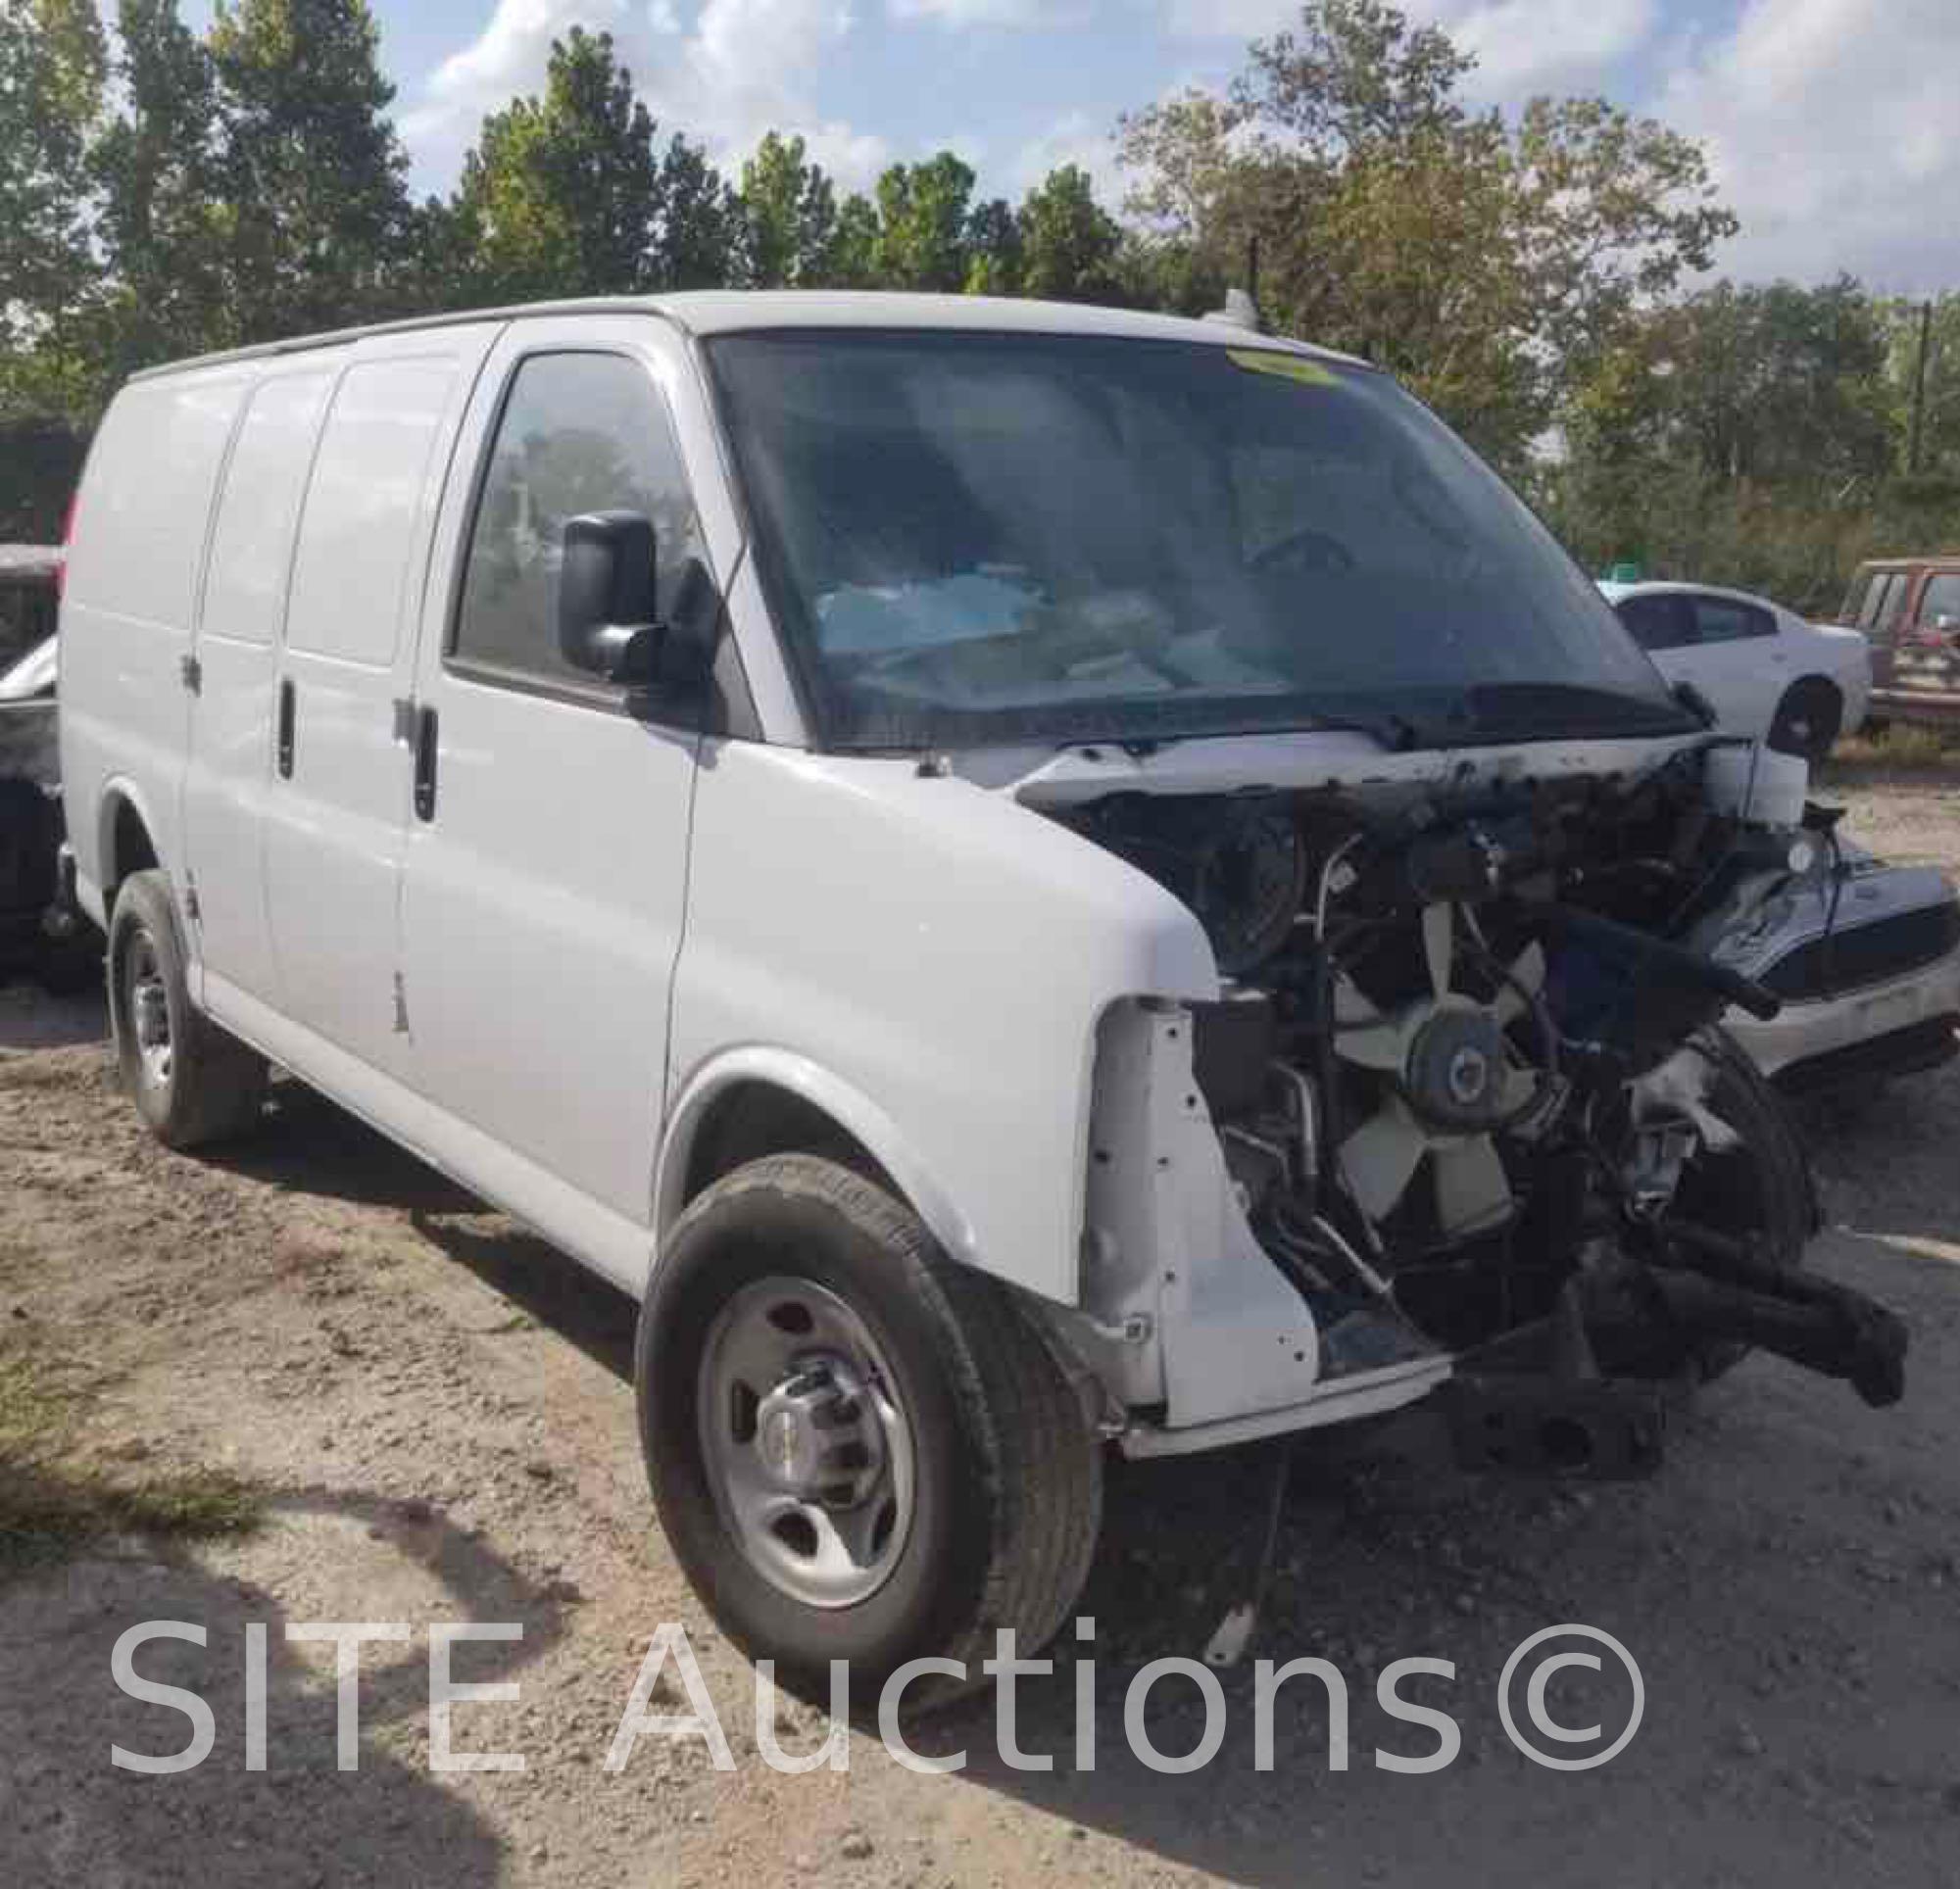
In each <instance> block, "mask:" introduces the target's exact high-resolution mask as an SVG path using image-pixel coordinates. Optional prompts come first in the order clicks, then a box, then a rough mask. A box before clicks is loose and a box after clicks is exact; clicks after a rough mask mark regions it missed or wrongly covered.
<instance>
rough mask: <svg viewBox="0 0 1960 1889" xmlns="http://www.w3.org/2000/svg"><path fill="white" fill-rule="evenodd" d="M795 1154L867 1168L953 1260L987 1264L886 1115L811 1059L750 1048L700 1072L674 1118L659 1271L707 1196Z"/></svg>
mask: <svg viewBox="0 0 1960 1889" xmlns="http://www.w3.org/2000/svg"><path fill="white" fill-rule="evenodd" d="M791 1153H813V1154H824V1155H828V1156H830V1157H831V1158H833V1159H836V1160H839V1161H841V1162H842V1163H843V1164H845V1165H846V1166H852V1167H857V1168H858V1169H859V1170H860V1171H861V1172H864V1173H866V1174H868V1175H869V1176H870V1177H871V1178H873V1179H875V1180H877V1181H878V1182H879V1183H880V1185H881V1186H884V1187H888V1188H889V1189H890V1190H891V1191H892V1192H893V1193H895V1194H897V1195H898V1196H899V1197H900V1198H901V1199H903V1200H904V1201H905V1202H906V1203H907V1205H908V1206H909V1207H910V1208H911V1209H912V1211H913V1212H914V1213H916V1214H917V1215H918V1217H919V1218H920V1220H922V1221H923V1222H924V1223H925V1226H926V1228H927V1230H928V1231H929V1232H930V1233H931V1235H932V1236H933V1237H934V1239H936V1240H937V1241H938V1242H939V1244H940V1247H941V1248H942V1250H944V1251H945V1252H946V1253H947V1254H948V1256H949V1257H951V1258H953V1259H956V1260H959V1261H961V1262H962V1263H964V1264H966V1265H971V1266H980V1264H981V1260H980V1254H979V1250H978V1244H977V1241H976V1240H975V1237H974V1233H973V1227H972V1223H971V1221H969V1220H968V1218H967V1217H966V1215H965V1214H963V1213H961V1212H960V1211H959V1209H958V1207H957V1206H956V1203H955V1202H954V1201H953V1199H952V1198H951V1197H950V1196H949V1195H948V1194H947V1192H946V1190H945V1189H944V1188H943V1187H941V1186H940V1185H939V1183H938V1182H937V1181H936V1180H935V1179H934V1177H933V1176H932V1174H931V1172H930V1171H929V1170H928V1169H927V1168H926V1166H925V1164H924V1163H923V1162H922V1161H921V1160H920V1159H919V1158H918V1157H917V1156H916V1154H915V1153H913V1151H912V1150H911V1148H910V1147H909V1146H908V1144H907V1140H906V1138H905V1136H904V1135H903V1134H902V1133H901V1132H900V1130H899V1128H898V1125H897V1124H896V1123H895V1122H894V1121H893V1120H892V1119H891V1117H890V1116H888V1115H887V1114H886V1113H885V1112H884V1110H882V1109H881V1108H879V1107H878V1105H877V1104H876V1103H875V1102H873V1101H871V1100H870V1098H869V1097H868V1096H866V1095H864V1094H863V1093H862V1092H861V1091H859V1090H858V1089H856V1088H855V1087H854V1086H853V1085H852V1084H850V1083H848V1082H847V1081H845V1080H844V1079H843V1078H842V1077H839V1076H837V1075H836V1074H835V1073H834V1072H832V1071H830V1070H827V1069H825V1068H823V1067H822V1066H821V1065H820V1064H818V1063H815V1062H812V1061H811V1060H810V1059H809V1057H807V1056H802V1055H798V1054H797V1053H796V1052H794V1051H792V1050H787V1049H780V1048H773V1047H768V1046H764V1045H749V1046H746V1047H743V1048H739V1049H731V1050H728V1051H725V1052H724V1053H723V1054H721V1055H719V1056H717V1057H715V1058H714V1059H713V1060H712V1061H711V1062H710V1063H708V1064H706V1065H705V1066H704V1067H703V1068H701V1069H699V1070H697V1071H696V1072H695V1073H694V1074H693V1075H692V1076H691V1077H690V1078H689V1080H688V1082H687V1085H686V1087H685V1088H684V1089H683V1090H681V1093H680V1096H679V1099H678V1100H677V1101H676V1102H675V1103H674V1106H673V1108H672V1110H671V1111H670V1112H669V1114H668V1117H667V1123H666V1129H665V1132H664V1134H663V1136H662V1142H661V1153H660V1159H659V1162H658V1165H657V1168H656V1173H655V1178H654V1232H655V1261H654V1263H655V1267H656V1269H658V1267H659V1264H660V1258H659V1255H660V1249H661V1247H662V1245H663V1244H664V1243H665V1240H666V1236H667V1234H668V1232H669V1231H670V1230H671V1228H672V1226H673V1224H674V1222H675V1221H676V1220H678V1219H679V1218H680V1216H681V1214H682V1212H683V1211H684V1210H685V1209H686V1207H687V1205H688V1203H689V1202H690V1201H691V1200H693V1199H694V1198H695V1196H696V1195H697V1194H699V1193H701V1192H702V1191H703V1190H704V1189H705V1188H707V1187H711V1186H712V1185H713V1183H714V1182H715V1181H717V1180H719V1179H720V1177H721V1176H722V1175H724V1174H727V1173H730V1172H732V1171H733V1170H734V1169H735V1168H737V1167H740V1166H743V1165H745V1164H746V1163H748V1162H750V1161H756V1160H760V1159H761V1158H762V1157H763V1156H764V1155H768V1154H791ZM982 1270H985V1268H984V1267H983V1268H982Z"/></svg>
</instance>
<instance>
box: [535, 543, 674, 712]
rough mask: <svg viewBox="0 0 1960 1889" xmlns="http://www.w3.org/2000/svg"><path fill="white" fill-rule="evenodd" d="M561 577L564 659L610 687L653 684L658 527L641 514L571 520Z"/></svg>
mask: <svg viewBox="0 0 1960 1889" xmlns="http://www.w3.org/2000/svg"><path fill="white" fill-rule="evenodd" d="M561 545H562V548H563V552H564V557H563V559H562V561H561V563H560V566H559V574H558V647H559V654H561V655H563V656H564V659H565V660H566V661H567V662H568V663H570V664H571V665H572V667H573V668H575V669H586V670H589V671H590V672H591V673H592V674H594V675H600V676H604V677H605V678H606V680H607V681H608V682H627V683H633V682H640V683H644V682H647V681H649V680H651V678H652V675H653V668H654V647H655V644H656V642H657V640H658V634H659V633H658V631H657V629H656V627H655V622H654V523H653V520H652V519H651V518H647V517H644V516H642V515H641V514H640V513H639V512H637V511H594V512H588V513H586V514H585V515H584V516H583V517H578V518H567V519H566V520H565V521H564V531H563V534H562V537H561Z"/></svg>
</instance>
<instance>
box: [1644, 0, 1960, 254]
mask: <svg viewBox="0 0 1960 1889" xmlns="http://www.w3.org/2000/svg"><path fill="white" fill-rule="evenodd" d="M1955 24H1956V23H1955V15H1954V11H1953V0H1749V4H1748V5H1747V6H1745V8H1744V9H1743V12H1742V14H1741V16H1740V19H1739V20H1738V21H1737V23H1736V24H1735V27H1734V29H1733V30H1732V31H1731V32H1729V33H1728V34H1726V35H1724V36H1721V37H1718V38H1714V39H1706V40H1702V41H1700V42H1698V43H1695V44H1692V45H1691V46H1690V47H1689V48H1687V49H1686V50H1685V51H1684V53H1683V55H1682V57H1681V60H1680V63H1679V64H1678V65H1677V66H1676V68H1675V70H1674V71H1673V73H1671V74H1670V75H1669V77H1668V78H1667V79H1666V81H1665V82H1664V84H1663V85H1662V87H1661V89H1660V91H1659V94H1658V96H1657V97H1656V98H1655V99H1653V100H1652V101H1651V109H1652V110H1653V111H1654V112H1655V113H1656V114H1657V115H1658V116H1659V117H1661V118H1662V119H1664V120H1665V121H1667V122H1668V123H1670V124H1672V125H1674V126H1676V127H1677V128H1678V129H1681V130H1684V131H1687V132H1690V133H1691V134H1693V135H1695V136H1697V137H1700V138H1702V139H1704V140H1705V141H1706V142H1707V144H1708V147H1709V153H1710V157H1711V160H1712V162H1713V164H1714V166H1715V170H1716V172H1717V176H1718V179H1719V182H1720V185H1721V189H1722V193H1723V197H1724V199H1725V201H1726V202H1728V203H1729V205H1730V206H1731V207H1732V208H1733V209H1734V210H1735V211H1736V213H1737V215H1738V216H1740V218H1741V219H1742V225H1743V227H1742V234H1741V235H1740V237H1739V238H1738V239H1737V240H1736V241H1735V242H1734V243H1732V244H1731V245H1729V247H1728V249H1727V251H1726V253H1725V254H1724V255H1723V256H1722V257H1721V258H1720V259H1719V260H1720V264H1721V266H1722V267H1724V268H1725V269H1727V270H1728V271H1729V272H1731V273H1733V274H1737V275H1742V276H1746V277H1750V278H1757V279H1759V278H1763V277H1767V276H1771V275H1778V274H1788V275H1791V276H1794V277H1796V278H1798V279H1799V280H1805V281H1815V280H1821V279H1823V278H1825V277H1828V276H1830V275H1833V274H1836V273H1837V272H1838V270H1839V269H1848V270H1850V271H1851V272H1852V273H1853V274H1855V275H1859V276H1862V277H1864V278H1865V280H1866V281H1867V282H1868V283H1870V284H1871V285H1873V286H1874V287H1879V288H1885V289H1890V290H1895V291H1899V292H1911V291H1913V290H1917V289H1933V288H1938V287H1943V286H1947V285H1950V284H1951V283H1953V282H1954V281H1955V280H1960V217H1956V215H1955V206H1956V205H1960V59H1957V58H1956V56H1955V55H1956V45H1960V39H1957V38H1956V31H1955Z"/></svg>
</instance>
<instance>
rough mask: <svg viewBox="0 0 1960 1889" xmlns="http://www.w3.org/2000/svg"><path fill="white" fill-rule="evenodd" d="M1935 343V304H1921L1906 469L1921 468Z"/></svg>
mask: <svg viewBox="0 0 1960 1889" xmlns="http://www.w3.org/2000/svg"><path fill="white" fill-rule="evenodd" d="M1932 345H1933V304H1932V303H1931V302H1930V301H1927V302H1922V303H1921V304H1920V305H1919V365H1918V366H1917V367H1916V368H1915V369H1914V370H1913V376H1912V431H1911V432H1910V434H1908V436H1907V439H1906V449H1905V469H1906V470H1907V472H1917V471H1918V470H1919V449H1920V444H1921V442H1922V441H1923V440H1924V438H1925V436H1926V356H1927V351H1928V349H1929V348H1931V347H1932Z"/></svg>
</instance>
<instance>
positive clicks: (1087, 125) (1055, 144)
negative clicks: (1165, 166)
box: [1002, 112, 1129, 215]
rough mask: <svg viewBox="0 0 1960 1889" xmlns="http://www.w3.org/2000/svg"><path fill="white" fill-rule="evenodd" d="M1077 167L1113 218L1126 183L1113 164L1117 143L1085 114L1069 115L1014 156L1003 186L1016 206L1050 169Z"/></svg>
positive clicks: (1119, 207) (1126, 185) (1105, 127)
mask: <svg viewBox="0 0 1960 1889" xmlns="http://www.w3.org/2000/svg"><path fill="white" fill-rule="evenodd" d="M1064 164H1073V165H1078V166H1080V167H1081V168H1082V169H1083V170H1086V171H1088V172H1089V180H1090V182H1091V183H1093V184H1094V185H1095V186H1096V200H1097V202H1098V203H1100V204H1101V205H1102V206H1103V209H1104V210H1107V211H1109V212H1110V213H1111V214H1112V215H1113V214H1114V213H1115V212H1117V211H1119V210H1120V209H1121V208H1122V203H1123V196H1124V193H1125V192H1126V191H1127V190H1128V188H1129V182H1128V180H1127V179H1126V178H1125V176H1124V174H1123V172H1122V170H1120V169H1119V168H1118V167H1117V164H1116V140H1115V138H1114V136H1113V135H1112V134H1111V131H1110V129H1109V127H1108V126H1107V125H1106V124H1103V123H1101V122H1100V121H1097V120H1095V119H1092V118H1090V117H1089V116H1088V114H1087V113H1084V112H1070V113H1069V114H1068V115H1067V116H1066V117H1065V118H1063V119H1061V120H1059V121H1057V122H1055V123H1054V124H1053V125H1051V126H1050V127H1049V129H1048V130H1047V131H1045V132H1043V134H1042V135H1041V136H1040V137H1038V138H1033V139H1031V140H1030V141H1029V142H1028V143H1026V144H1024V145H1022V146H1021V148H1020V150H1019V151H1018V152H1016V153H1015V155H1014V160H1013V164H1012V165H1011V167H1010V168H1009V170H1008V171H1007V174H1006V176H1005V178H1003V179H1002V187H1003V188H1004V189H1005V190H1006V193H1007V195H1008V196H1009V197H1010V198H1012V199H1013V201H1014V202H1016V203H1018V202H1019V201H1020V200H1021V198H1022V197H1024V196H1025V195H1026V194H1027V193H1028V192H1029V191H1030V190H1032V189H1033V188H1034V187H1035V185H1036V184H1038V183H1040V182H1041V180H1042V179H1043V178H1044V177H1046V176H1047V175H1048V173H1049V172H1050V171H1051V170H1056V169H1058V168H1059V167H1060V166H1062V165H1064Z"/></svg>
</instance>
